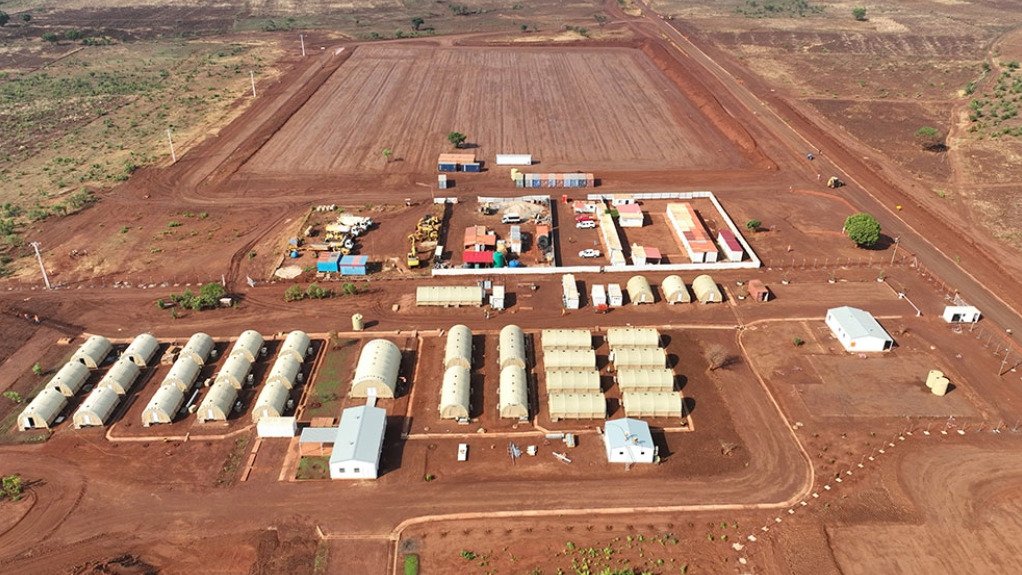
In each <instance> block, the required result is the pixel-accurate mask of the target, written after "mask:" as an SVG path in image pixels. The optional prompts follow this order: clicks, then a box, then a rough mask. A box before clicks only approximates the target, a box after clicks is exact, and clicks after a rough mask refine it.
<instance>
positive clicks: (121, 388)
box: [96, 357, 142, 395]
mask: <svg viewBox="0 0 1022 575" xmlns="http://www.w3.org/2000/svg"><path fill="white" fill-rule="evenodd" d="M140 373H142V370H141V369H140V368H139V367H138V365H137V364H136V363H135V362H133V361H131V360H130V359H128V358H127V357H122V358H121V359H118V360H117V361H116V362H114V365H113V367H111V368H110V371H108V372H106V375H104V376H103V379H101V380H99V383H98V384H96V387H109V388H110V389H112V390H114V391H115V392H117V395H124V394H125V393H128V392H129V391H131V386H133V385H135V380H136V379H138V375H139V374H140Z"/></svg>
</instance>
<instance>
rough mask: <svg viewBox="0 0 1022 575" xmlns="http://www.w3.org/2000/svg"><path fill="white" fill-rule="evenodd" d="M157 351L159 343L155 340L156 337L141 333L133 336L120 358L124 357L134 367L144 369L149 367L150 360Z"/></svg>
mask: <svg viewBox="0 0 1022 575" xmlns="http://www.w3.org/2000/svg"><path fill="white" fill-rule="evenodd" d="M159 349H160V342H159V341H157V340H156V337H155V336H153V334H151V333H143V334H139V335H137V336H135V339H133V340H132V341H131V344H129V345H128V348H127V349H125V350H124V353H122V354H121V357H126V358H128V360H129V361H131V362H133V363H134V364H135V365H137V366H139V367H143V368H144V367H146V366H148V365H149V362H150V360H152V359H153V356H154V355H156V352H157V351H159Z"/></svg>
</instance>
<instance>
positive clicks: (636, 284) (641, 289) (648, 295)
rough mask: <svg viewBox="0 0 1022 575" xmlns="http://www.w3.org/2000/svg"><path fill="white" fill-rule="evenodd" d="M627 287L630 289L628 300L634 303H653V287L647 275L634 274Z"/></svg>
mask: <svg viewBox="0 0 1022 575" xmlns="http://www.w3.org/2000/svg"><path fill="white" fill-rule="evenodd" d="M625 289H627V290H628V300H629V301H631V302H632V305H639V304H643V303H653V288H652V287H650V285H649V280H647V279H646V276H632V277H631V279H629V280H628V283H627V284H626V285H625Z"/></svg>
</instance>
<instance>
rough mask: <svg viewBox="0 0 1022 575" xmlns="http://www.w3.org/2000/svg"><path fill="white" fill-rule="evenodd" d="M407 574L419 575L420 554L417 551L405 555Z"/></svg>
mask: <svg viewBox="0 0 1022 575" xmlns="http://www.w3.org/2000/svg"><path fill="white" fill-rule="evenodd" d="M405 575H419V556H418V555H416V554H415V553H409V554H408V555H405Z"/></svg>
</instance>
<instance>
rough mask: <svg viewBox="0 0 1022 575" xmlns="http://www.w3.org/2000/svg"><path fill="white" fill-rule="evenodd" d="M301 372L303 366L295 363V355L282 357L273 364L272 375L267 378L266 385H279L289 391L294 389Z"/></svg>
mask: <svg viewBox="0 0 1022 575" xmlns="http://www.w3.org/2000/svg"><path fill="white" fill-rule="evenodd" d="M301 372H302V364H301V363H300V362H297V361H295V359H294V356H293V355H291V354H288V355H284V356H280V357H278V358H277V360H276V361H274V362H273V367H271V368H270V374H269V375H268V376H266V383H267V384H270V383H278V384H280V385H283V386H284V387H285V388H287V389H293V388H294V386H295V384H296V383H297V381H298V375H299V374H301Z"/></svg>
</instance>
